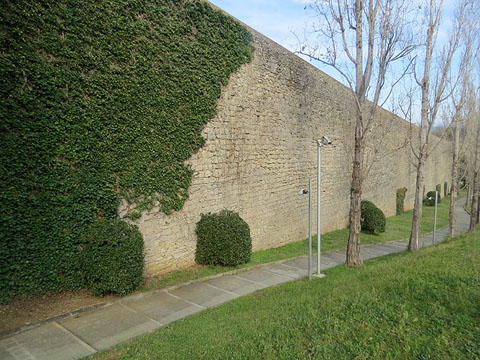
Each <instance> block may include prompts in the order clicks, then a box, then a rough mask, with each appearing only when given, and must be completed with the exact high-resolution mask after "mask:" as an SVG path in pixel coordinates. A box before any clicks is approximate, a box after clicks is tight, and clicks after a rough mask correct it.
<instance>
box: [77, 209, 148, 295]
mask: <svg viewBox="0 0 480 360" xmlns="http://www.w3.org/2000/svg"><path fill="white" fill-rule="evenodd" d="M80 273H81V276H82V280H83V283H84V284H85V286H86V288H87V289H89V290H90V291H92V292H93V293H94V294H95V295H97V296H103V295H105V294H107V293H114V294H117V295H122V296H123V295H127V294H128V293H131V292H132V291H134V290H135V289H137V288H138V287H139V286H140V285H141V284H142V283H143V237H142V234H141V233H140V232H139V231H138V228H137V227H136V226H134V225H130V224H127V223H126V222H124V221H121V220H118V219H114V220H111V219H100V220H97V221H95V223H94V224H93V226H92V227H91V228H90V230H89V231H88V232H87V233H86V234H85V235H84V236H83V237H82V243H81V245H80Z"/></svg>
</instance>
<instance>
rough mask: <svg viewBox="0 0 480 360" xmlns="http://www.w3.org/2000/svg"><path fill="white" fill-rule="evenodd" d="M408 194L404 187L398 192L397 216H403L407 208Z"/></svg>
mask: <svg viewBox="0 0 480 360" xmlns="http://www.w3.org/2000/svg"><path fill="white" fill-rule="evenodd" d="M406 194H407V188H406V187H403V188H400V189H398V190H397V199H396V200H397V207H396V213H397V215H400V214H403V212H404V208H405V195H406Z"/></svg>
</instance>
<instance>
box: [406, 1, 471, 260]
mask: <svg viewBox="0 0 480 360" xmlns="http://www.w3.org/2000/svg"><path fill="white" fill-rule="evenodd" d="M467 4H468V0H461V1H460V2H459V4H458V6H457V13H456V16H455V21H454V25H453V28H452V31H451V32H450V38H449V41H448V43H447V45H446V46H445V48H444V49H443V51H442V52H441V55H440V61H439V62H438V63H437V62H434V61H433V60H434V58H433V55H434V51H435V50H436V45H437V44H436V40H437V35H438V31H439V29H440V24H441V18H442V8H443V0H429V1H428V6H427V7H426V8H425V19H426V38H425V43H424V46H423V49H424V51H425V53H424V63H423V74H422V79H421V80H419V79H418V76H417V73H416V72H415V73H414V74H415V80H416V82H417V84H418V86H419V87H420V90H421V115H420V116H421V123H420V129H419V132H418V136H419V139H418V141H419V142H418V144H419V145H418V150H417V151H416V152H414V154H415V157H416V159H417V165H416V167H417V176H416V187H415V204H414V209H413V220H412V230H411V234H410V240H409V244H408V249H409V250H410V251H415V250H418V249H419V244H418V240H419V236H420V230H421V221H422V210H423V209H422V200H423V185H424V171H425V163H426V160H427V158H428V156H429V153H430V151H429V150H430V149H429V147H430V144H429V140H430V134H431V131H432V129H433V126H434V124H435V121H436V119H437V115H438V113H439V110H440V105H441V104H442V103H443V102H445V100H447V99H448V98H449V96H450V95H451V92H452V91H453V89H454V87H455V86H454V84H453V85H452V84H451V83H450V82H449V80H450V78H449V75H450V70H451V66H452V62H453V58H454V55H455V53H456V52H457V50H458V49H459V47H460V42H461V38H462V29H463V27H464V23H465V16H466V11H467ZM432 79H433V81H432Z"/></svg>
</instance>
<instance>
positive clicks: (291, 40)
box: [210, 0, 458, 110]
mask: <svg viewBox="0 0 480 360" xmlns="http://www.w3.org/2000/svg"><path fill="white" fill-rule="evenodd" d="M409 1H411V2H413V4H415V3H418V4H419V5H418V6H420V5H421V4H422V3H423V1H424V0H409ZM444 1H445V4H444V18H443V20H444V21H443V22H444V23H446V24H448V23H449V21H450V19H451V16H452V15H451V14H452V9H453V7H454V4H455V2H456V1H458V0H444ZM210 2H211V3H213V4H215V5H216V6H218V7H220V8H221V9H223V10H225V11H226V12H227V13H229V14H231V15H232V16H234V17H236V18H237V19H239V20H240V21H242V22H244V23H245V24H247V25H249V26H250V27H252V28H254V29H255V30H257V31H259V32H260V33H262V34H264V35H266V36H267V37H269V38H270V39H272V40H274V41H275V42H277V43H279V44H280V45H282V46H283V47H285V48H287V49H288V50H290V51H292V52H293V51H295V50H297V49H298V48H299V44H298V41H297V38H296V36H295V34H296V35H298V36H299V37H300V38H302V36H303V34H304V32H305V29H308V24H309V23H312V20H314V18H313V14H312V12H311V11H310V12H309V11H307V10H305V7H306V6H307V5H308V4H309V3H311V0H210ZM447 35H448V31H445V30H442V29H441V30H440V33H439V39H440V41H441V38H442V37H445V38H446V37H447ZM312 64H313V65H315V66H317V67H319V68H320V69H321V70H322V71H323V72H326V73H327V74H329V75H330V76H332V77H333V78H335V79H337V80H338V81H340V82H343V83H345V82H344V80H343V78H342V77H341V76H340V75H339V74H338V72H337V71H336V70H334V69H332V68H331V67H328V66H325V65H322V64H319V63H315V62H313V63H312ZM386 107H387V108H389V106H388V105H386ZM390 110H391V109H390Z"/></svg>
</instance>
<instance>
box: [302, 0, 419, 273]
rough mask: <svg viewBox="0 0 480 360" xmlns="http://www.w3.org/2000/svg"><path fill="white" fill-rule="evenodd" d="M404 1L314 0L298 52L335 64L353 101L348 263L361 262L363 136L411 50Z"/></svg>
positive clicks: (323, 62) (373, 121)
mask: <svg viewBox="0 0 480 360" xmlns="http://www.w3.org/2000/svg"><path fill="white" fill-rule="evenodd" d="M407 4H408V2H407V1H406V0H314V2H313V4H312V5H310V6H309V8H310V9H311V10H313V11H314V12H315V13H316V14H317V15H319V17H318V18H320V19H321V22H320V24H318V26H316V27H314V28H313V31H312V33H311V34H310V35H314V36H316V38H315V43H314V45H313V46H311V45H310V44H311V42H310V41H309V40H308V38H307V39H306V40H305V41H302V45H301V47H300V50H299V51H298V52H297V53H299V54H302V55H305V56H307V57H308V58H310V59H311V60H315V61H318V62H320V63H321V64H324V65H327V66H331V67H332V68H334V69H335V70H336V71H337V72H338V73H339V74H340V75H341V76H342V77H343V79H344V80H345V81H346V83H347V84H348V85H349V87H350V89H351V94H352V96H353V99H354V102H355V105H356V109H355V133H354V149H353V169H352V179H351V187H350V214H349V224H350V233H349V238H348V247H347V259H346V265H347V266H359V265H362V264H363V262H362V259H361V257H360V230H361V227H360V217H361V214H360V204H361V198H362V185H363V183H364V180H365V176H366V171H365V153H366V149H367V147H368V144H367V142H366V137H367V136H368V134H369V133H370V132H371V130H372V128H373V127H374V126H375V123H376V122H377V118H376V116H375V115H376V112H377V108H378V107H379V106H382V105H383V104H384V103H385V101H386V99H387V98H388V96H389V94H390V93H391V88H392V86H390V89H389V90H390V91H389V92H386V94H384V93H382V91H383V90H384V89H385V88H386V86H385V84H386V80H387V73H388V72H389V70H390V68H391V65H392V63H394V62H396V61H398V60H401V59H404V58H405V57H406V56H407V55H408V54H409V53H410V52H411V51H412V50H413V46H412V43H411V42H410V41H409V39H407V36H406V30H407V29H408V26H407V24H406V19H407V13H408V6H407ZM403 74H404V73H402V74H401V75H400V77H401V76H402V75H403ZM396 81H398V79H397V80H393V81H392V83H393V84H395V83H396ZM380 99H383V103H380ZM369 100H370V101H369Z"/></svg>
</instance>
